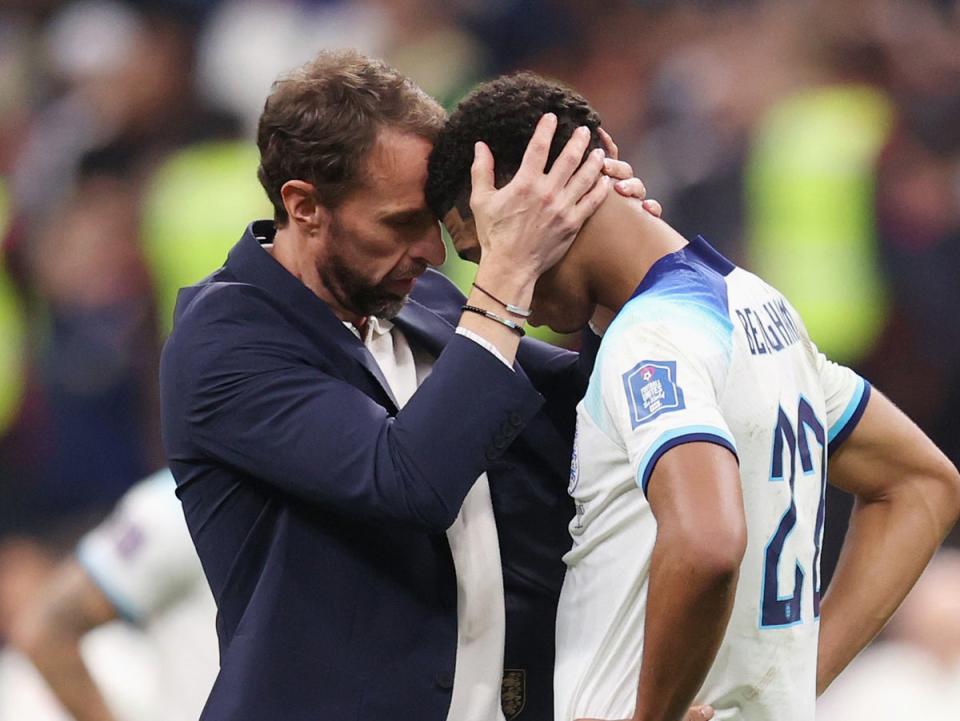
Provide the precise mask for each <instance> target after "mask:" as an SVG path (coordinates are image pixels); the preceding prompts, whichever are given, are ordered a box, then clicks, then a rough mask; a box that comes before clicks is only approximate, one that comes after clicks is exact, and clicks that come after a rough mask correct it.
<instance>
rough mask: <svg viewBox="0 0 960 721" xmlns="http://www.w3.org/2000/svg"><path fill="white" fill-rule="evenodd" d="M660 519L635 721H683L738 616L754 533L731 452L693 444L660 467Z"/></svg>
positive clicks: (653, 496)
mask: <svg viewBox="0 0 960 721" xmlns="http://www.w3.org/2000/svg"><path fill="white" fill-rule="evenodd" d="M647 497H648V499H649V501H650V508H651V509H652V511H653V514H654V516H655V517H656V519H657V540H656V543H655V545H654V547H653V555H652V558H651V567H650V587H649V591H648V593H647V615H646V621H645V624H644V644H643V660H642V662H641V665H640V679H639V685H638V689H637V706H636V710H635V711H634V715H633V719H634V721H680V720H681V719H683V718H684V714H685V713H686V712H687V709H688V708H689V706H690V704H691V703H692V702H693V700H694V694H696V692H697V690H698V689H699V688H700V686H701V684H702V683H703V680H704V678H705V677H706V675H707V671H708V670H709V669H710V666H711V665H712V664H713V660H714V657H715V656H716V653H717V649H718V648H719V647H720V642H721V640H722V639H723V635H724V632H725V631H726V628H727V622H728V621H729V619H730V612H731V610H732V609H733V600H734V595H735V591H736V587H737V577H738V573H739V568H740V561H741V560H742V558H743V554H744V550H745V548H746V540H747V530H746V520H745V518H744V512H743V498H742V496H741V492H740V472H739V467H738V466H737V461H736V458H735V457H734V456H733V454H732V453H730V451H729V450H727V449H726V448H723V447H721V446H718V445H715V444H711V443H687V444H684V445H680V446H677V447H676V448H674V449H672V450H670V451H668V452H667V453H666V454H664V456H663V457H662V458H661V459H660V460H659V461H658V462H657V465H656V467H655V469H654V471H653V475H652V476H651V479H650V484H649V487H648V491H647Z"/></svg>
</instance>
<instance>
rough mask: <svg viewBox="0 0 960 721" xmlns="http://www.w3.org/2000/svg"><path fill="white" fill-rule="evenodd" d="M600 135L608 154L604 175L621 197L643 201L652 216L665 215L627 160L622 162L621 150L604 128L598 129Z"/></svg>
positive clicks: (604, 163)
mask: <svg viewBox="0 0 960 721" xmlns="http://www.w3.org/2000/svg"><path fill="white" fill-rule="evenodd" d="M597 132H598V133H599V134H600V141H601V142H602V143H603V149H604V150H605V151H606V153H607V157H606V159H605V160H604V161H603V174H604V175H606V176H607V177H608V178H610V179H611V180H613V181H614V183H613V187H614V188H615V189H616V191H617V192H618V193H620V195H622V196H624V197H627V198H636V199H637V200H639V201H642V203H643V208H644V210H646V211H647V212H648V213H650V214H651V215H655V216H656V217H658V218H659V217H660V216H662V215H663V206H661V205H660V203H659V202H658V201H656V200H654V199H653V198H647V187H646V186H645V185H644V184H643V181H642V180H640V178H636V177H634V175H633V168H632V167H631V166H630V163H628V162H627V161H625V160H620V149H619V148H618V147H617V144H616V143H615V142H613V138H611V137H610V133H608V132H607V131H606V130H604V129H603V128H597Z"/></svg>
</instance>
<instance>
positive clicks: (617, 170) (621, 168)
mask: <svg viewBox="0 0 960 721" xmlns="http://www.w3.org/2000/svg"><path fill="white" fill-rule="evenodd" d="M603 174H604V175H609V176H610V177H611V178H614V179H615V180H627V179H629V178H632V177H633V167H632V166H631V165H630V163H628V162H627V161H626V160H614V159H613V158H610V157H608V158H607V159H606V160H604V161H603Z"/></svg>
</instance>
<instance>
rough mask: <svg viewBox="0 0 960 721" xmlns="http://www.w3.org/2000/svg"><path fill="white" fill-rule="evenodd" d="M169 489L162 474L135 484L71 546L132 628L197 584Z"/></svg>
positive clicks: (195, 564)
mask: <svg viewBox="0 0 960 721" xmlns="http://www.w3.org/2000/svg"><path fill="white" fill-rule="evenodd" d="M175 488H176V482H175V481H174V479H173V476H172V475H171V474H170V472H169V471H167V470H164V471H161V472H159V473H156V474H154V475H152V476H150V477H148V478H147V479H145V480H143V481H141V482H140V483H138V484H137V485H135V486H134V487H133V488H131V489H130V490H129V491H128V492H127V494H126V495H125V496H124V497H123V498H122V499H121V500H120V502H119V503H118V504H117V506H116V508H115V509H114V511H113V513H111V515H110V516H109V517H108V518H107V519H106V520H105V521H104V522H103V523H101V524H100V525H99V526H97V527H96V528H94V529H93V530H92V531H90V532H89V533H88V534H87V535H86V536H84V537H83V538H82V539H81V540H80V543H79V545H78V546H77V559H78V560H79V562H80V564H81V565H82V566H83V567H84V569H85V570H86V572H87V574H88V575H89V576H90V578H91V579H92V580H93V581H94V583H96V584H97V586H98V587H99V588H100V590H101V591H103V593H104V595H106V596H107V598H108V599H109V600H110V602H111V603H112V604H113V606H114V608H116V610H117V613H118V614H119V615H120V616H121V617H123V618H124V619H126V620H128V621H131V622H133V623H143V622H145V621H146V620H147V619H149V618H150V617H151V616H154V615H156V614H157V613H159V612H161V611H163V610H164V609H165V608H167V607H169V606H170V605H172V604H173V603H174V602H176V601H177V600H178V599H179V598H180V597H181V596H182V595H183V594H184V593H185V592H186V591H187V590H188V589H190V588H192V587H193V586H194V584H195V583H196V582H197V581H198V580H202V579H203V570H202V568H201V566H200V561H199V559H198V558H197V554H196V550H195V549H194V546H193V541H192V540H191V539H190V535H189V533H188V531H187V525H186V522H185V521H184V518H183V510H182V509H181V507H180V501H179V499H178V498H177V497H176V494H175V492H174V491H175Z"/></svg>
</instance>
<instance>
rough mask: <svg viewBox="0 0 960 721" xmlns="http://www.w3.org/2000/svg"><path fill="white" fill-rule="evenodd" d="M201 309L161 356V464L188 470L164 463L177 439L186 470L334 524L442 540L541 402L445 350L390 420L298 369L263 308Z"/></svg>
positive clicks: (289, 333) (466, 353)
mask: <svg viewBox="0 0 960 721" xmlns="http://www.w3.org/2000/svg"><path fill="white" fill-rule="evenodd" d="M241 292H242V293H246V294H249V293H254V294H255V293H256V291H253V290H246V291H241ZM229 293H230V294H231V295H232V294H234V293H235V291H233V290H231V291H229ZM206 300H207V302H205V303H204V304H203V305H204V306H206V307H205V308H203V309H190V311H189V312H187V313H185V316H184V317H183V318H181V320H180V322H179V323H178V327H177V329H176V330H175V332H174V334H173V335H172V336H171V338H170V340H169V341H168V344H167V346H166V348H165V349H164V354H163V360H162V363H161V394H162V397H163V406H164V408H163V412H164V431H165V441H166V443H167V450H168V455H170V456H171V460H178V461H183V460H186V459H185V458H177V457H176V456H177V455H182V452H183V451H184V449H185V447H183V446H181V445H180V443H179V441H178V440H177V439H184V438H188V439H189V451H188V452H187V453H186V455H187V456H189V455H190V454H191V453H194V454H196V453H198V452H199V454H200V455H201V456H202V457H205V458H208V459H210V460H212V461H214V462H217V463H219V464H224V465H226V466H229V467H232V468H234V469H236V470H238V471H240V472H242V473H244V474H248V475H250V476H253V477H255V478H258V479H260V480H262V481H263V482H266V483H268V484H270V485H271V486H273V487H276V488H278V489H280V490H282V491H284V492H286V493H289V494H292V495H294V496H296V497H298V498H300V499H302V500H304V501H306V502H308V503H313V504H317V505H320V506H325V507H329V508H332V509H336V510H338V511H340V512H342V513H344V514H346V515H350V516H355V517H358V518H363V519H365V520H374V521H383V522H396V523H401V524H404V525H413V526H416V527H420V528H423V529H425V530H428V531H431V532H440V531H443V530H445V529H446V528H448V527H449V526H450V525H451V524H452V523H453V521H454V520H455V519H456V516H457V514H458V513H459V511H460V506H461V505H462V503H463V499H464V497H465V496H466V495H467V493H468V491H469V490H470V488H471V487H472V486H473V483H474V482H475V481H476V479H477V477H478V476H479V475H480V474H481V473H482V472H483V471H484V470H485V469H486V468H487V466H488V465H490V463H491V462H492V461H493V460H495V459H496V458H497V457H498V456H499V455H500V454H501V453H502V452H503V450H504V449H506V447H507V446H508V445H510V443H511V442H512V440H513V438H514V437H515V436H516V435H517V434H518V433H519V432H520V430H521V429H522V427H523V426H524V425H525V424H526V422H527V421H528V420H529V419H530V418H531V417H532V416H533V415H534V414H535V413H536V412H537V411H538V409H539V408H540V406H541V405H542V402H543V399H542V398H541V396H540V395H539V394H538V393H537V392H536V391H535V390H534V388H533V387H532V386H531V384H530V383H529V382H527V381H526V380H524V379H523V378H522V377H520V376H518V375H517V374H515V373H513V372H512V371H511V370H510V369H508V368H507V367H505V366H504V365H503V364H502V363H501V362H500V361H499V360H497V359H496V358H495V357H494V356H493V355H492V354H491V353H489V352H488V351H486V350H484V349H483V348H481V347H480V346H478V345H477V344H476V343H474V342H472V341H470V340H469V339H467V338H462V337H459V336H457V337H455V338H454V339H453V340H452V341H451V342H450V343H449V344H448V345H447V347H446V349H445V350H444V351H443V353H442V354H441V355H440V357H439V358H438V359H437V361H436V363H435V364H434V367H433V371H432V373H431V375H430V377H429V378H428V379H427V380H426V381H425V382H424V383H423V384H422V385H421V387H420V388H419V389H418V390H417V392H416V393H414V395H413V397H412V398H411V399H410V401H409V402H408V403H407V405H406V406H405V407H404V408H403V410H402V411H400V413H399V414H397V416H396V417H390V416H389V414H388V413H387V411H386V409H385V408H383V407H382V406H380V405H379V404H377V403H376V402H375V401H373V400H372V399H370V398H369V397H368V396H367V395H365V394H364V393H363V392H361V391H360V390H358V389H357V388H355V387H354V386H352V385H350V384H349V383H347V382H345V381H343V380H341V379H339V378H336V377H334V376H333V375H331V374H330V373H328V372H325V371H324V369H322V368H318V367H317V366H316V365H314V364H311V363H309V362H308V361H307V360H306V358H305V356H306V355H307V353H305V348H304V345H303V340H302V336H300V335H299V334H298V332H297V331H296V330H295V329H293V328H292V327H291V326H290V325H289V324H288V323H287V321H286V320H285V319H284V318H283V317H282V315H281V314H280V313H278V312H277V311H276V310H274V309H273V308H271V306H270V305H269V304H267V303H266V302H263V301H260V302H251V299H250V298H247V299H246V302H243V303H242V304H238V303H236V302H234V303H230V305H233V306H234V308H236V306H237V305H241V306H242V310H243V312H242V314H239V313H232V314H231V313H227V312H217V308H218V307H219V306H222V305H223V302H222V301H220V302H218V301H217V300H214V299H206ZM253 300H254V301H256V300H258V299H256V298H254V299H253ZM241 315H242V320H241V317H240V316H241Z"/></svg>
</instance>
